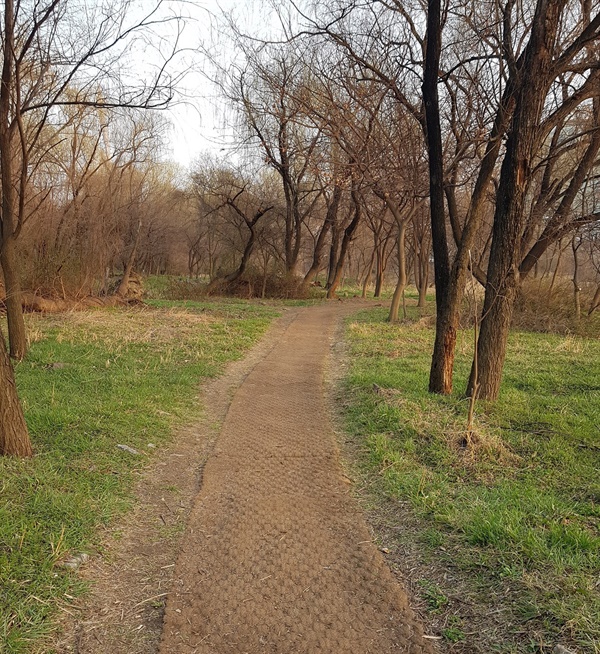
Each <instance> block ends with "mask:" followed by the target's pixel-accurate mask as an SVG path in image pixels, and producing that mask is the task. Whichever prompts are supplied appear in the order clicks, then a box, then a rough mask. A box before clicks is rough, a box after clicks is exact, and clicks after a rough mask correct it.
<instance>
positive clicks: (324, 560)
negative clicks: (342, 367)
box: [160, 302, 433, 654]
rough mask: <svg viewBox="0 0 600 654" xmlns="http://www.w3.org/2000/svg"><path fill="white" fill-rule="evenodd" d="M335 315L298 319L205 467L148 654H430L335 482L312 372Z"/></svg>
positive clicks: (249, 382)
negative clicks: (156, 647) (156, 645)
mask: <svg viewBox="0 0 600 654" xmlns="http://www.w3.org/2000/svg"><path fill="white" fill-rule="evenodd" d="M347 312H348V308H347V305H346V304H342V303H337V302H336V303H329V304H327V305H322V306H318V307H311V308H307V309H304V310H302V311H300V312H299V313H298V316H297V318H296V319H295V320H294V321H293V322H292V323H291V325H290V326H289V327H288V328H287V330H286V331H285V332H284V333H283V335H281V336H280V337H279V340H278V342H277V343H276V345H275V347H274V348H273V349H272V350H271V352H270V354H269V355H268V356H267V357H266V358H265V359H263V360H262V361H261V362H260V363H258V364H257V365H256V366H255V368H254V369H253V370H252V372H251V373H250V374H249V375H248V377H247V378H246V380H245V381H244V383H243V384H242V385H241V386H240V387H239V389H238V390H237V392H236V395H235V397H234V398H233V401H232V403H231V406H230V408H229V412H228V414H227V417H226V419H225V422H224V424H223V428H222V432H221V434H220V436H219V439H218V441H217V444H216V447H215V451H214V453H213V455H212V456H211V458H210V459H209V460H208V462H207V464H206V467H205V470H204V478H203V483H202V488H201V490H200V493H199V495H198V498H197V500H196V505H195V507H194V509H193V511H192V515H191V518H190V523H189V525H188V533H187V535H186V537H185V539H184V545H183V550H182V552H181V554H180V557H179V560H178V563H177V569H176V574H175V582H174V586H173V590H172V592H171V594H170V595H169V598H168V601H167V609H166V615H165V624H164V631H163V636H162V642H161V647H160V652H161V654H192V653H194V654H245V653H248V654H254V653H259V652H260V653H278V654H312V653H313V652H323V653H328V654H370V653H373V654H375V653H377V654H383V653H387V652H394V653H411V654H417V653H421V652H433V649H432V648H431V645H430V644H429V642H428V641H427V640H426V639H425V638H423V632H422V628H421V626H420V624H419V623H418V621H417V619H416V617H415V616H414V614H413V613H412V611H411V610H410V608H409V606H408V601H407V598H406V595H405V593H404V592H403V590H402V588H401V587H400V586H399V585H398V583H397V581H396V579H395V578H394V576H393V575H392V573H391V572H390V570H389V569H388V567H387V565H386V563H385V560H384V559H383V557H382V555H381V554H380V552H379V551H378V549H377V547H376V546H375V545H374V544H373V542H372V537H371V535H370V533H369V531H368V530H367V527H366V525H365V523H364V520H363V518H362V517H361V515H360V513H359V511H358V509H357V507H356V506H355V504H354V501H353V499H352V498H351V496H350V495H349V491H348V487H347V485H346V484H345V483H344V482H343V480H342V469H341V467H340V464H339V461H338V451H337V447H336V443H335V436H334V434H333V431H332V427H331V424H330V420H329V416H328V412H327V406H326V399H325V391H324V381H323V377H324V366H325V362H326V358H327V355H328V353H329V350H330V344H331V338H332V335H333V331H334V328H335V325H336V322H337V320H338V319H339V318H340V317H341V316H342V315H343V314H345V313H347Z"/></svg>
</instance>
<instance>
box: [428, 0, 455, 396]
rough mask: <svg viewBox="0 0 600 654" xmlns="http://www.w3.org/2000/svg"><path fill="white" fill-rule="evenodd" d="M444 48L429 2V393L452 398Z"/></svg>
mask: <svg viewBox="0 0 600 654" xmlns="http://www.w3.org/2000/svg"><path fill="white" fill-rule="evenodd" d="M441 49H442V26H441V1H440V0H429V2H428V10H427V46H426V50H425V71H424V76H423V102H424V105H425V122H426V127H427V150H428V153H429V157H428V158H429V197H430V199H429V211H430V218H431V234H432V242H433V261H434V271H435V289H436V290H435V302H436V308H437V315H436V326H435V327H436V329H435V343H434V346H433V355H432V357H431V369H430V373H429V391H430V392H431V393H441V394H444V395H448V394H450V393H451V392H452V371H453V369H454V349H455V347H456V332H457V326H458V325H457V323H458V317H457V316H454V314H453V311H452V304H451V297H450V293H449V290H450V289H449V284H450V258H449V255H448V238H447V234H446V215H445V211H444V179H443V178H444V169H443V157H444V151H443V146H442V130H441V126H440V107H439V95H438V72H439V67H440V54H441Z"/></svg>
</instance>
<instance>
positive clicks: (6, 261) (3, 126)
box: [0, 0, 27, 361]
mask: <svg viewBox="0 0 600 654" xmlns="http://www.w3.org/2000/svg"><path fill="white" fill-rule="evenodd" d="M3 46H4V47H3V50H4V52H3V56H4V61H3V66H2V84H1V87H0V168H1V185H2V216H1V226H0V227H1V228H0V263H1V264H2V270H3V272H4V284H5V289H6V318H7V320H8V337H9V343H10V355H11V357H13V358H14V359H17V360H18V361H20V360H21V359H23V358H24V357H25V354H26V353H27V337H26V332H25V322H24V319H23V308H22V306H21V280H20V278H19V265H18V261H17V254H16V243H15V231H16V228H17V224H16V222H17V217H16V198H15V189H14V175H13V151H12V147H11V146H12V140H13V139H12V138H11V116H10V106H11V94H12V89H13V86H14V83H15V79H14V5H13V0H5V3H4V43H3Z"/></svg>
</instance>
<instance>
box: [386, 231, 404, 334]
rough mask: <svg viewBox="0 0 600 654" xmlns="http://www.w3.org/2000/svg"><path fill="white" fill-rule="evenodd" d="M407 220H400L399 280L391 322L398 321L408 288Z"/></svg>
mask: <svg viewBox="0 0 600 654" xmlns="http://www.w3.org/2000/svg"><path fill="white" fill-rule="evenodd" d="M405 243H406V221H405V220H401V221H399V222H398V240H397V242H396V244H397V247H398V282H397V284H396V288H395V290H394V296H393V297H392V304H391V306H390V314H389V317H388V320H389V321H390V322H398V314H399V313H400V303H401V302H402V298H403V296H404V289H405V288H406V247H405Z"/></svg>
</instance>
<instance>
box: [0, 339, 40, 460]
mask: <svg viewBox="0 0 600 654" xmlns="http://www.w3.org/2000/svg"><path fill="white" fill-rule="evenodd" d="M0 455H2V456H18V457H29V456H32V455H33V448H32V447H31V441H30V440H29V433H28V431H27V425H26V423H25V417H24V415H23V408H22V406H21V403H20V401H19V397H18V395H17V387H16V385H15V374H14V371H13V367H12V364H11V362H10V359H9V357H8V353H7V351H6V344H5V342H4V334H2V332H1V331H0Z"/></svg>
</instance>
